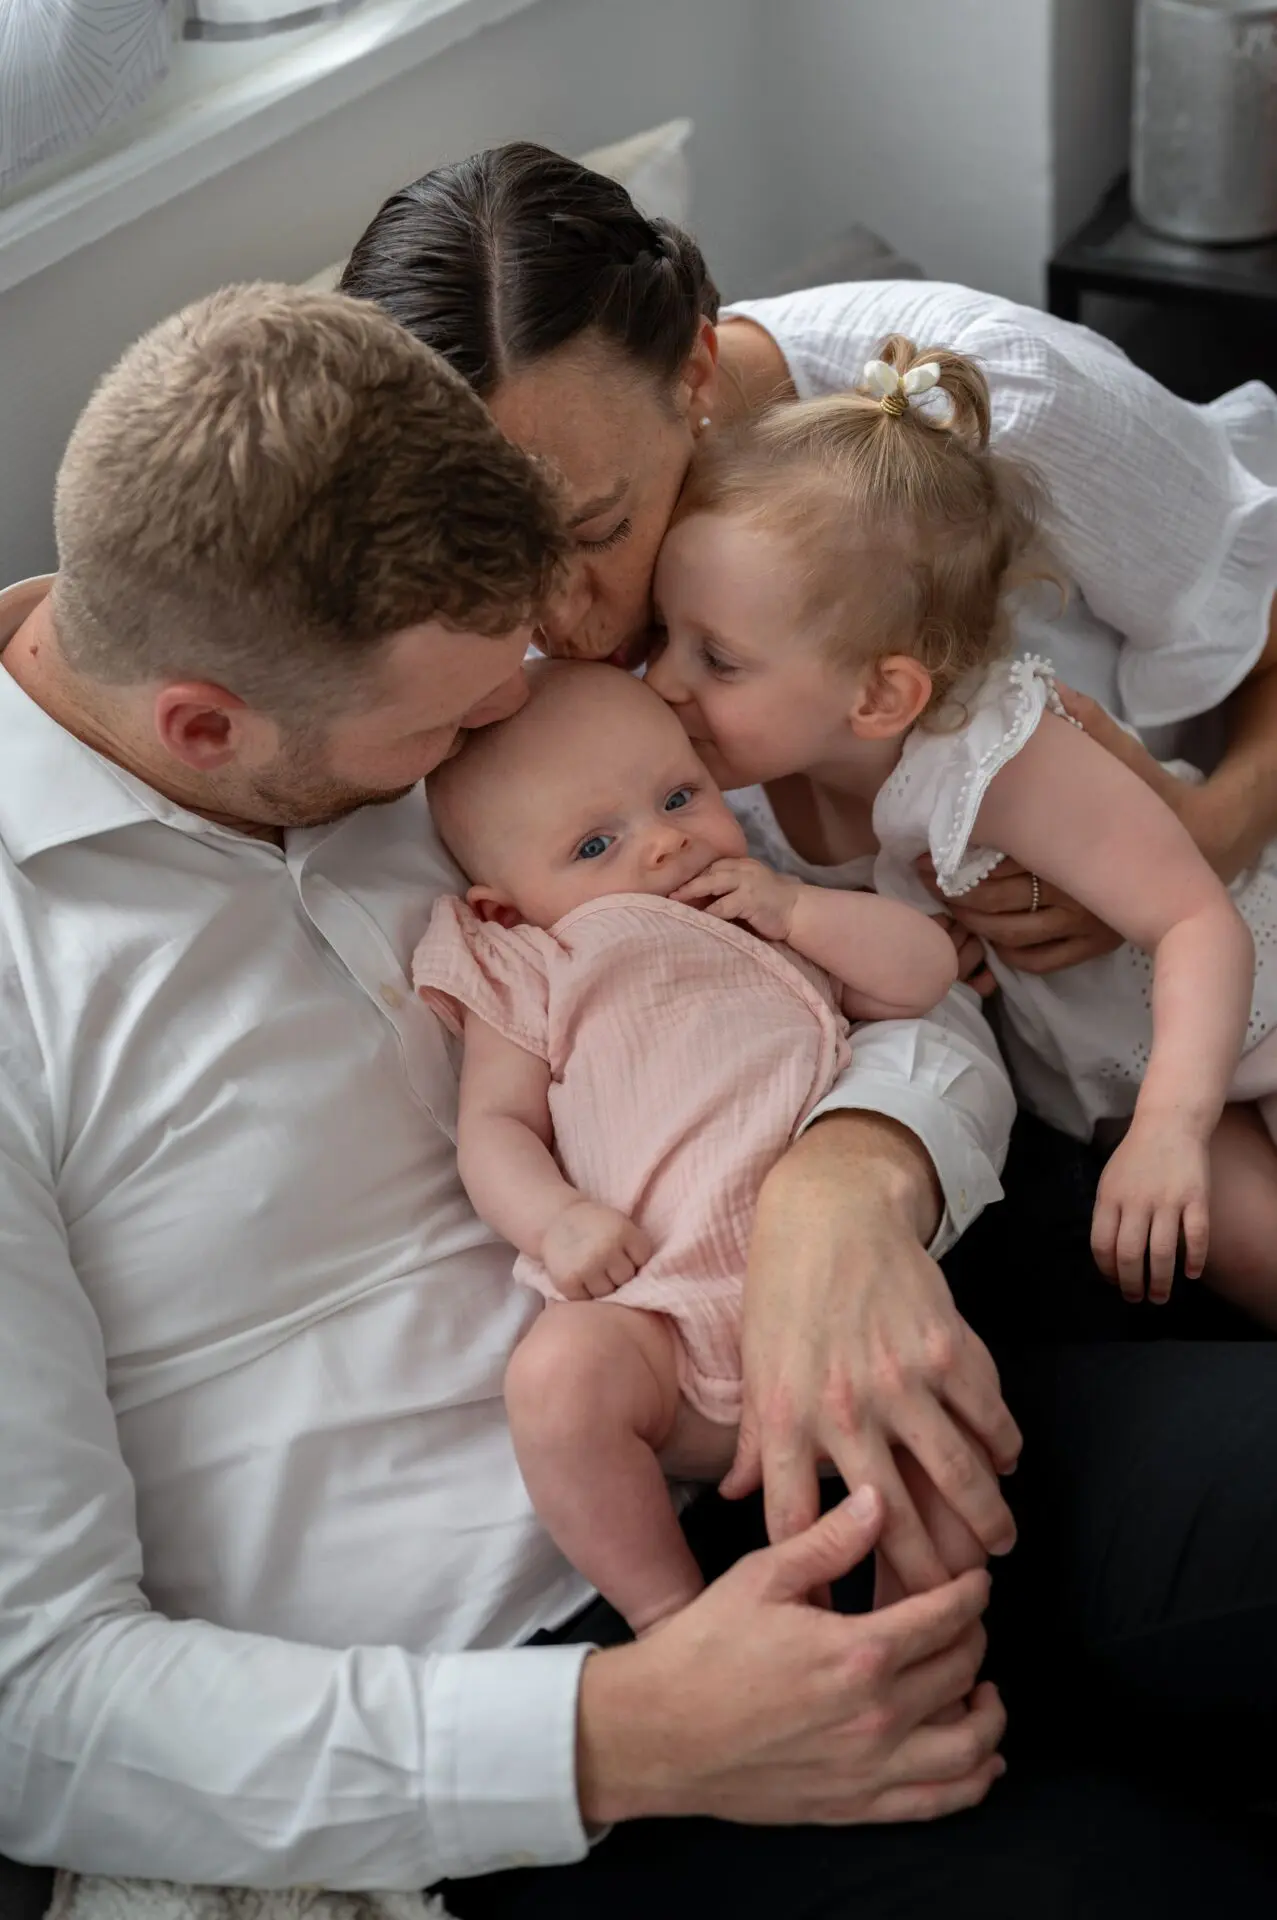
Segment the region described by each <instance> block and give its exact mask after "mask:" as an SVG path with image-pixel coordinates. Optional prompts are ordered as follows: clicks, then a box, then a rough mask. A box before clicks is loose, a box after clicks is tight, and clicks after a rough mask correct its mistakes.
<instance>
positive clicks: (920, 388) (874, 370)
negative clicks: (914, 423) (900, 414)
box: [865, 360, 940, 409]
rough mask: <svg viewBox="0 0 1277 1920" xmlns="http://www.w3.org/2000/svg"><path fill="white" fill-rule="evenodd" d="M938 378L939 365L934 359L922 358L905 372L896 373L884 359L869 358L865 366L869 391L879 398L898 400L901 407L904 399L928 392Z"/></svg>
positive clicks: (936, 383) (936, 382)
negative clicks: (916, 364)
mask: <svg viewBox="0 0 1277 1920" xmlns="http://www.w3.org/2000/svg"><path fill="white" fill-rule="evenodd" d="M939 380H940V366H939V363H938V361H935V360H924V361H923V362H922V364H921V366H917V367H910V369H909V371H908V373H905V374H900V373H897V372H896V369H895V368H894V367H891V366H888V364H887V362H886V361H885V360H870V361H869V362H868V363H867V364H866V366H865V385H866V386H867V387H868V389H869V391H870V393H872V394H874V395H875V396H876V397H877V398H878V399H879V400H895V401H898V402H899V403H900V405H901V407H902V409H903V404H904V402H905V401H907V400H913V399H916V397H917V396H918V394H920V393H928V392H930V390H931V388H932V387H934V386H937V385H938V384H939Z"/></svg>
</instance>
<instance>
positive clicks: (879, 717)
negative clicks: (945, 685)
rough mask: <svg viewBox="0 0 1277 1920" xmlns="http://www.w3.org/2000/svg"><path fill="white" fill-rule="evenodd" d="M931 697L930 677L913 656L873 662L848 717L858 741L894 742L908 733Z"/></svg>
mask: <svg viewBox="0 0 1277 1920" xmlns="http://www.w3.org/2000/svg"><path fill="white" fill-rule="evenodd" d="M930 698H931V675H930V674H929V673H928V672H927V669H926V668H925V667H924V666H923V664H922V662H921V660H915V659H914V658H913V656H912V654H908V653H892V654H888V655H887V656H886V658H885V659H882V660H878V661H875V663H874V665H873V667H872V668H871V669H870V671H869V673H868V674H867V675H866V676H865V679H864V682H863V683H862V685H861V687H860V689H859V691H858V693H857V695H856V700H855V704H854V705H853V707H852V710H851V713H850V715H849V716H848V717H849V719H850V721H851V730H852V732H853V733H854V734H855V735H856V736H857V737H858V738H859V739H861V740H894V739H895V738H896V737H897V735H899V734H902V733H907V732H908V730H909V728H910V727H911V726H912V725H913V723H914V721H915V720H916V719H917V718H918V716H919V715H920V714H921V713H923V712H924V711H925V710H926V706H927V702H928V701H929V700H930Z"/></svg>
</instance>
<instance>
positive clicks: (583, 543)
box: [577, 514, 631, 553]
mask: <svg viewBox="0 0 1277 1920" xmlns="http://www.w3.org/2000/svg"><path fill="white" fill-rule="evenodd" d="M630 524H631V523H630V519H629V516H628V514H627V515H626V517H625V519H624V520H622V521H620V522H619V523H618V524H617V525H616V526H615V527H613V529H612V531H611V533H607V534H604V536H603V538H602V539H601V540H578V541H577V545H578V547H582V548H584V550H585V552H586V553H607V552H608V551H609V550H610V549H611V548H612V547H619V546H620V544H621V542H622V540H624V539H625V538H626V537H627V535H628V534H629V531H630Z"/></svg>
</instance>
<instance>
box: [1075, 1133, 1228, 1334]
mask: <svg viewBox="0 0 1277 1920" xmlns="http://www.w3.org/2000/svg"><path fill="white" fill-rule="evenodd" d="M1209 1237H1210V1143H1209V1140H1207V1139H1204V1138H1200V1139H1199V1138H1198V1137H1197V1136H1196V1135H1195V1134H1194V1133H1193V1132H1192V1131H1191V1130H1190V1129H1188V1128H1185V1127H1184V1126H1182V1125H1180V1124H1178V1123H1176V1122H1173V1121H1167V1122H1164V1123H1163V1122H1160V1121H1158V1120H1157V1119H1156V1118H1150V1119H1147V1120H1144V1119H1141V1117H1140V1116H1139V1115H1138V1114H1137V1115H1136V1118H1135V1119H1134V1120H1133V1121H1132V1123H1131V1127H1130V1131H1129V1132H1128V1133H1127V1136H1126V1138H1125V1139H1124V1140H1123V1141H1122V1144H1121V1145H1120V1146H1119V1147H1118V1148H1117V1150H1116V1152H1115V1153H1114V1154H1113V1157H1112V1158H1111V1160H1110V1161H1109V1163H1108V1165H1107V1166H1106V1167H1105V1169H1104V1173H1103V1177H1102V1178H1101V1180H1100V1187H1099V1193H1098V1195H1097V1196H1096V1201H1095V1216H1094V1219H1093V1221H1092V1223H1091V1252H1092V1253H1093V1254H1094V1256H1095V1264H1096V1266H1097V1267H1098V1268H1099V1269H1100V1272H1101V1273H1102V1274H1104V1276H1105V1277H1106V1279H1109V1280H1116V1282H1117V1284H1118V1285H1119V1287H1120V1288H1121V1289H1122V1294H1123V1297H1124V1298H1125V1299H1127V1300H1131V1301H1138V1300H1142V1299H1143V1298H1144V1289H1145V1278H1144V1276H1145V1257H1146V1256H1147V1261H1148V1283H1147V1284H1148V1297H1149V1299H1150V1300H1151V1301H1152V1302H1153V1304H1154V1305H1155V1306H1163V1305H1164V1304H1165V1302H1166V1301H1167V1300H1169V1299H1170V1297H1171V1283H1172V1281H1173V1280H1174V1278H1175V1259H1176V1255H1177V1254H1178V1252H1179V1247H1180V1243H1181V1241H1182V1242H1183V1246H1184V1271H1185V1273H1186V1274H1187V1275H1188V1277H1189V1279H1190V1280H1197V1279H1200V1277H1201V1273H1202V1269H1203V1268H1204V1267H1205V1265H1206V1251H1207V1242H1208V1240H1209Z"/></svg>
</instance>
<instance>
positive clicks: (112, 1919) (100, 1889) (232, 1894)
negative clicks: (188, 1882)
mask: <svg viewBox="0 0 1277 1920" xmlns="http://www.w3.org/2000/svg"><path fill="white" fill-rule="evenodd" d="M46 1920H448V1916H447V1910H446V1908H445V1907H444V1905H443V1903H442V1901H440V1900H438V1899H436V1898H435V1897H434V1896H433V1895H430V1894H421V1893H321V1892H319V1891H318V1890H316V1889H315V1888H312V1887H292V1888H290V1889H288V1890H287V1891H286V1892H277V1893H252V1892H250V1891H248V1890H247V1889H246V1888H243V1887H176V1886H174V1885H173V1884H172V1883H171V1882H170V1881H168V1880H99V1879H93V1878H89V1879H80V1878H79V1877H78V1876H77V1875H75V1874H71V1873H60V1874H59V1875H58V1879H57V1884H56V1886H55V1887H54V1890H53V1904H52V1906H51V1907H50V1908H49V1911H48V1914H47V1916H46Z"/></svg>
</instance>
